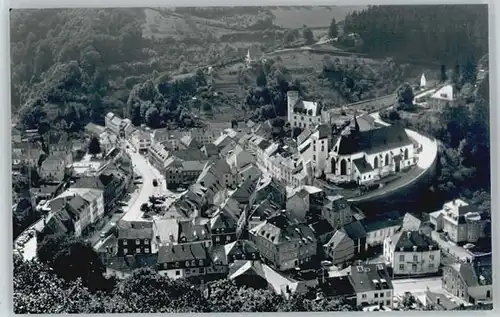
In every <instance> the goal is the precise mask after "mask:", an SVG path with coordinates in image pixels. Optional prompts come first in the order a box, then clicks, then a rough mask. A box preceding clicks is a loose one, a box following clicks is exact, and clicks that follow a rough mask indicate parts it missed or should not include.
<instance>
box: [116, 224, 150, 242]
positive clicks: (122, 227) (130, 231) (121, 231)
mask: <svg viewBox="0 0 500 317" xmlns="http://www.w3.org/2000/svg"><path fill="white" fill-rule="evenodd" d="M116 227H117V229H118V239H126V240H129V239H130V240H132V239H152V238H153V223H152V222H138V223H134V222H128V221H119V222H118V223H117V225H116Z"/></svg>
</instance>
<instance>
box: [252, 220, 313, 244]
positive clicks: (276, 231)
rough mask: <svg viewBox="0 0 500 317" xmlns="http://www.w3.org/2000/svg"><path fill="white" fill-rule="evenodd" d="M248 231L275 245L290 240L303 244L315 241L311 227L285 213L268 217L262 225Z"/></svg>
mask: <svg viewBox="0 0 500 317" xmlns="http://www.w3.org/2000/svg"><path fill="white" fill-rule="evenodd" d="M250 231H251V232H252V234H255V235H259V236H261V237H262V238H264V239H266V240H268V241H269V242H271V243H272V244H275V245H277V244H282V243H287V242H290V241H296V242H300V243H305V244H307V243H316V237H315V236H314V233H313V231H312V230H311V228H309V227H308V226H307V225H305V224H302V223H299V222H298V220H297V219H295V218H294V217H293V216H291V215H287V214H285V213H278V214H276V215H274V216H272V217H270V218H269V219H268V220H267V221H266V222H264V223H263V224H262V226H261V225H259V226H257V227H254V228H252V229H251V230H250Z"/></svg>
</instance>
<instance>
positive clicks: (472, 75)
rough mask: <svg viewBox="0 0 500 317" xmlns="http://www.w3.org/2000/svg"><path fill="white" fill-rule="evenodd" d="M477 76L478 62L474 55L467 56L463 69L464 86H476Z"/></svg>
mask: <svg viewBox="0 0 500 317" xmlns="http://www.w3.org/2000/svg"><path fill="white" fill-rule="evenodd" d="M476 76H477V61H476V58H475V57H474V56H473V55H470V56H467V59H466V60H465V64H464V67H463V68H462V84H466V83H469V84H474V83H475V82H476Z"/></svg>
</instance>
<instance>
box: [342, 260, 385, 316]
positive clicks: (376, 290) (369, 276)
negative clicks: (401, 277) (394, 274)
mask: <svg viewBox="0 0 500 317" xmlns="http://www.w3.org/2000/svg"><path fill="white" fill-rule="evenodd" d="M349 280H350V282H351V284H352V287H353V288H354V291H355V293H356V305H357V306H366V305H382V306H387V307H392V299H393V295H394V287H393V285H392V280H391V277H390V275H389V272H388V271H387V267H386V266H385V264H365V265H354V266H351V270H350V274H349Z"/></svg>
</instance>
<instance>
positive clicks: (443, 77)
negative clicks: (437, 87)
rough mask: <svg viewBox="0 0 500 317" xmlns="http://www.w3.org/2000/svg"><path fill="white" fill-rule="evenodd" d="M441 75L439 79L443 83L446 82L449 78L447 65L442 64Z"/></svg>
mask: <svg viewBox="0 0 500 317" xmlns="http://www.w3.org/2000/svg"><path fill="white" fill-rule="evenodd" d="M440 71H441V72H440V76H439V81H440V82H441V83H444V82H446V80H448V76H447V75H446V66H445V65H441V68H440Z"/></svg>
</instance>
